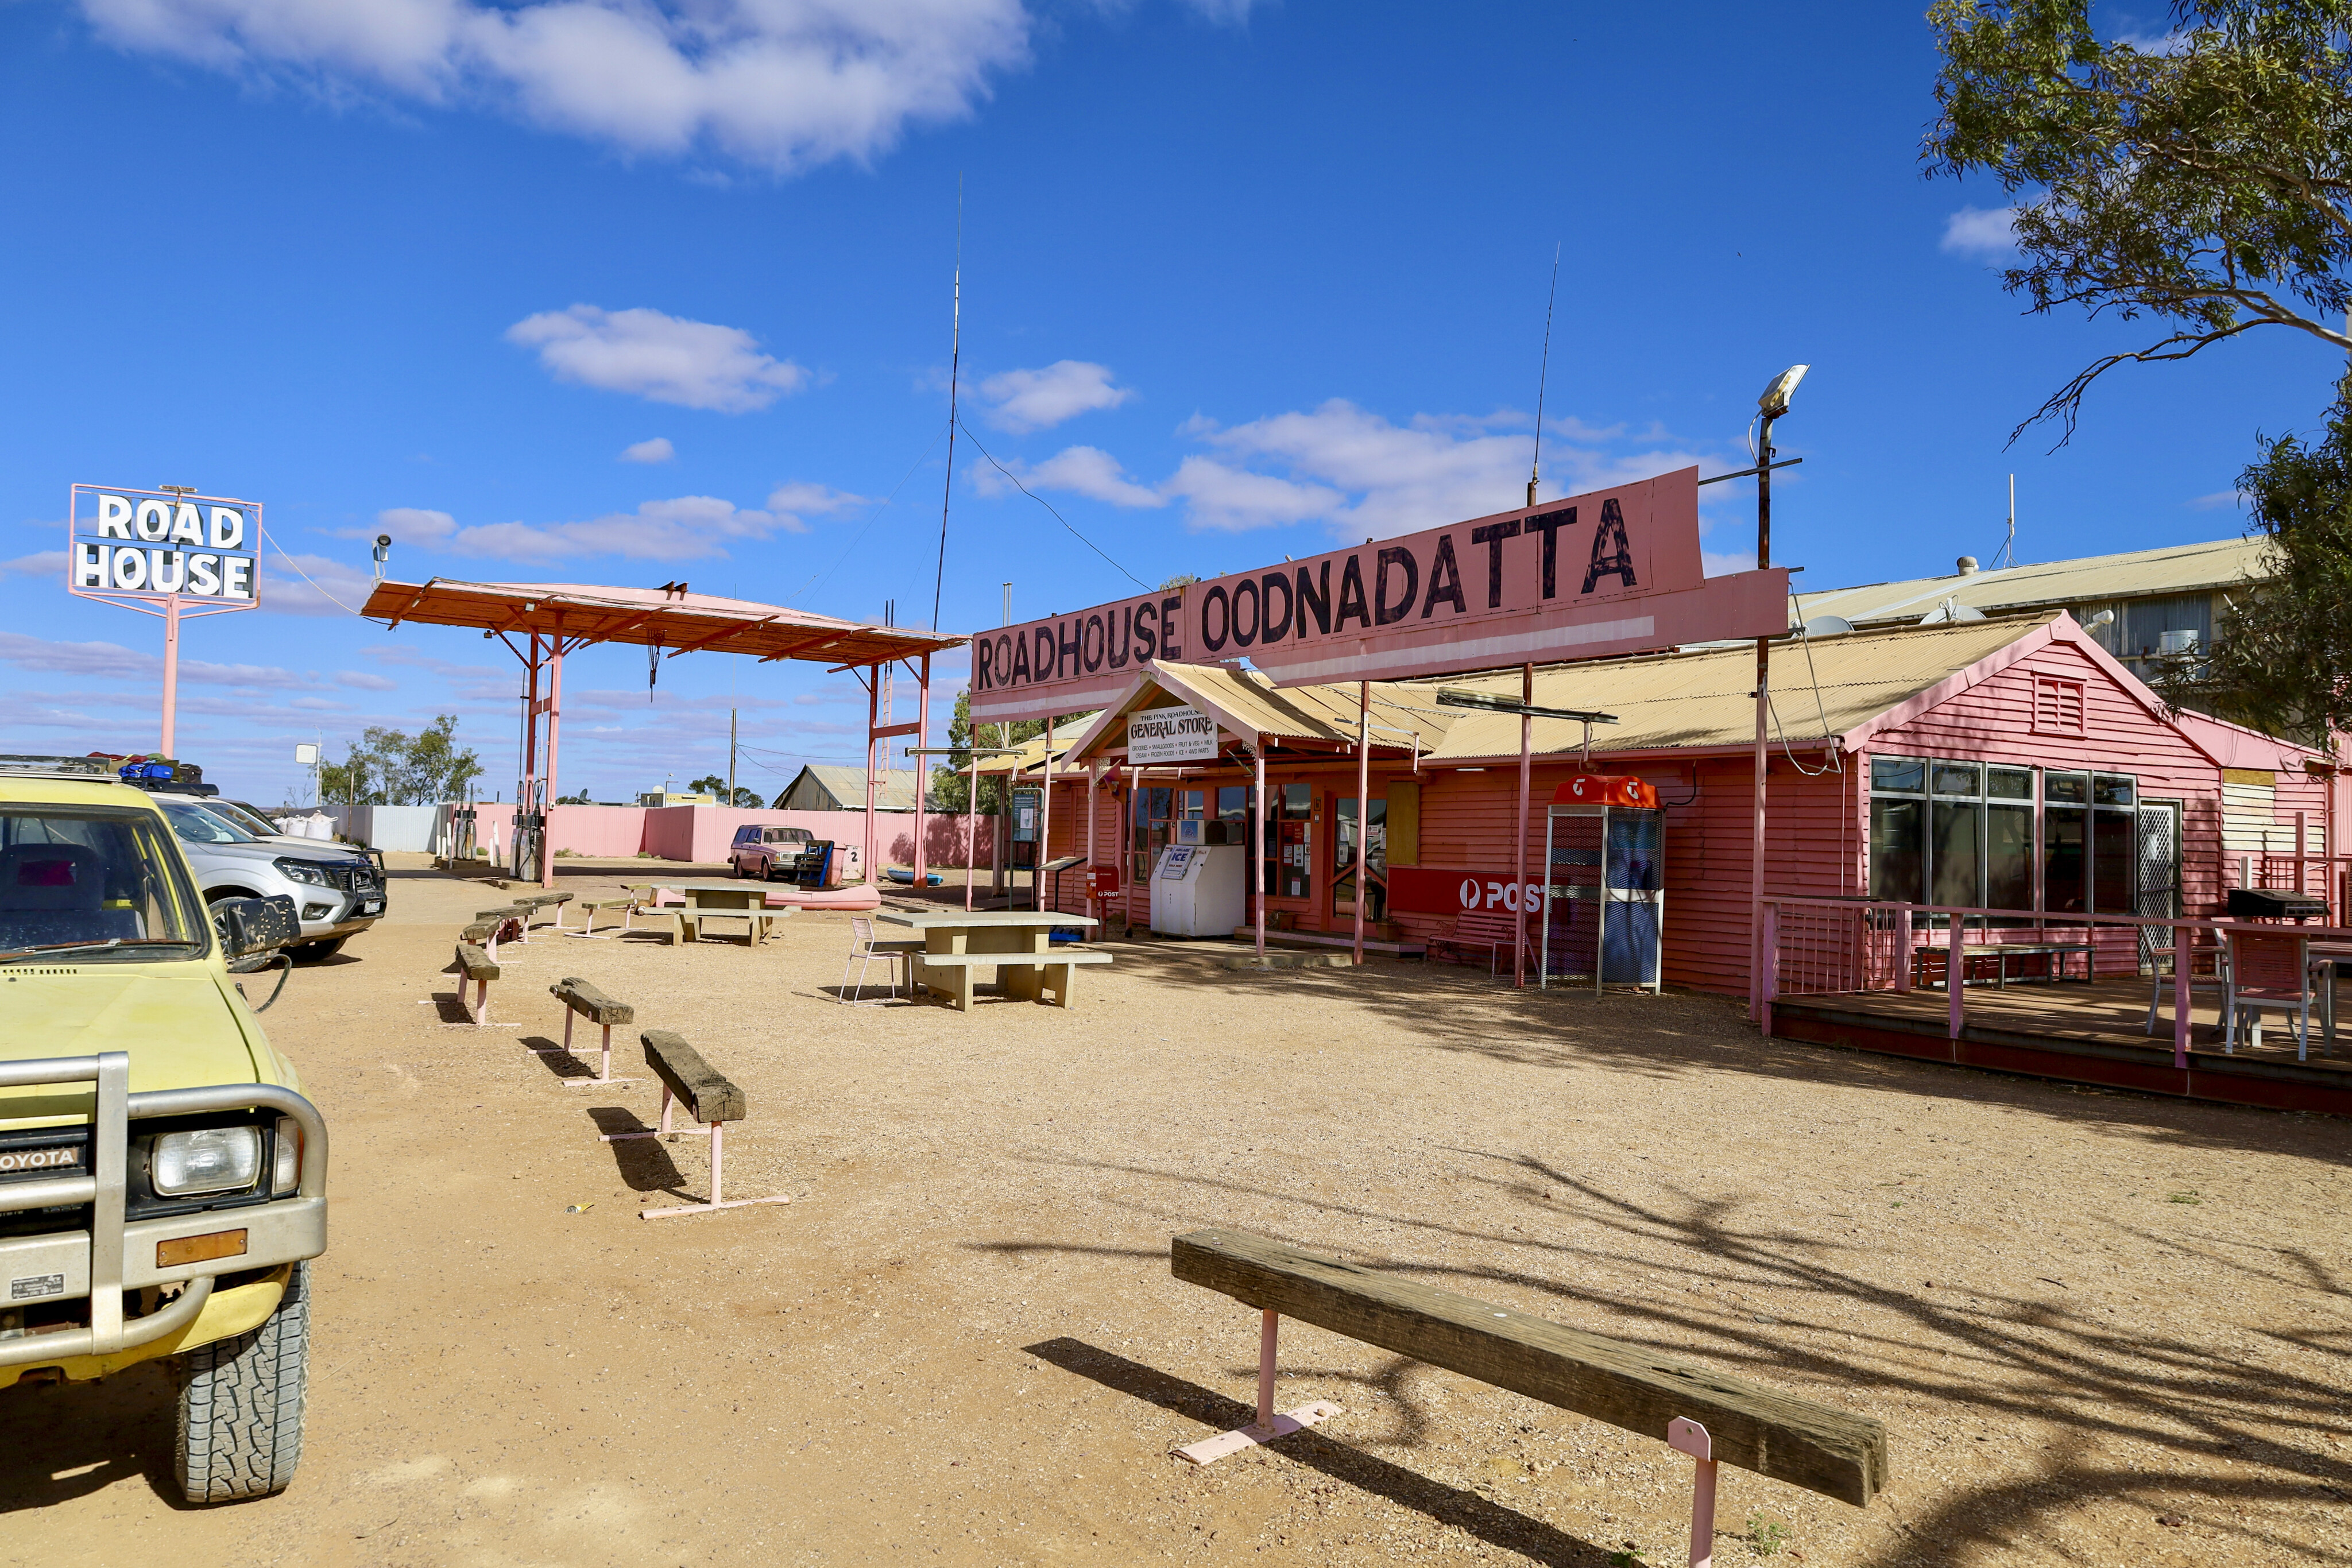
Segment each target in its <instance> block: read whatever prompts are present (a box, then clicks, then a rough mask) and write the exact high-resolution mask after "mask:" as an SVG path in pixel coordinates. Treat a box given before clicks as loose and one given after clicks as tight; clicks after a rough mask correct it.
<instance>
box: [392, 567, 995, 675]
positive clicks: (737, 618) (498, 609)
mask: <svg viewBox="0 0 2352 1568" xmlns="http://www.w3.org/2000/svg"><path fill="white" fill-rule="evenodd" d="M360 613H361V614H362V615H363V616H365V617H367V618H368V619H369V620H371V621H382V622H384V624H385V625H386V626H387V627H393V626H398V625H399V624H401V623H402V622H421V623H423V624H425V625H429V626H468V627H472V628H474V629H476V630H478V631H479V632H482V633H483V634H485V635H492V634H495V633H498V632H506V633H509V635H530V634H534V633H535V634H537V635H540V636H543V637H548V638H562V639H563V640H564V641H565V642H567V643H572V644H574V645H586V644H590V643H636V644H638V645H639V646H641V647H652V648H663V649H667V650H668V651H669V654H670V656H671V657H673V658H675V657H676V656H677V655H678V654H680V653H704V652H709V653H745V654H749V655H750V656H751V657H752V658H755V659H761V660H772V659H805V660H810V661H813V662H815V663H820V664H828V665H832V666H835V667H856V666H859V665H865V664H887V663H888V662H889V661H891V660H893V659H913V658H919V657H920V656H922V655H924V654H926V653H938V652H940V650H942V649H946V648H952V647H956V646H959V645H961V643H964V642H965V641H966V639H964V638H962V637H959V636H953V635H950V634H948V633H944V632H923V631H918V630H915V629H913V628H910V627H905V626H870V625H866V624H862V623H860V622H855V621H837V620H835V619H834V618H833V617H832V616H830V615H816V614H813V613H811V612H808V611H805V610H786V609H784V608H782V606H780V605H774V604H755V603H752V602H751V601H749V600H742V599H721V598H719V597H717V596H716V595H713V594H708V593H690V592H688V591H687V590H686V586H685V585H684V584H683V583H679V584H677V585H674V586H673V587H670V588H612V587H604V586H593V587H591V586H584V585H582V584H579V583H563V582H544V583H530V582H463V581H459V580H456V579H453V578H445V577H436V578H434V579H432V580H429V581H425V582H422V583H415V582H379V583H377V584H376V585H375V591H373V592H372V593H370V594H369V595H368V600H367V603H366V604H364V605H362V607H361V609H360Z"/></svg>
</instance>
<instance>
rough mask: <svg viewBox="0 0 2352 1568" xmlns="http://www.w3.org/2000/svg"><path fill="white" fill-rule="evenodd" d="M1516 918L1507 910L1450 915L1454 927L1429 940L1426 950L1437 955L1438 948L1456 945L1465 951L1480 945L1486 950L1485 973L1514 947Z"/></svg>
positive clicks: (1493, 970) (1495, 965)
mask: <svg viewBox="0 0 2352 1568" xmlns="http://www.w3.org/2000/svg"><path fill="white" fill-rule="evenodd" d="M1519 930H1520V917H1519V916H1518V915H1514V914H1512V913H1510V912H1509V911H1507V910H1501V909H1481V910H1472V911H1469V912H1467V913H1465V914H1463V915H1457V916H1455V917H1454V929H1453V930H1452V931H1451V932H1449V933H1447V934H1446V935H1445V936H1433V937H1431V938H1430V939H1429V943H1428V953H1429V956H1431V957H1433V958H1434V957H1436V956H1437V950H1438V949H1439V948H1440V947H1459V948H1461V949H1463V950H1464V951H1465V952H1467V951H1470V950H1472V949H1475V948H1479V947H1484V948H1485V949H1486V973H1488V974H1489V975H1492V974H1495V973H1496V972H1497V971H1498V970H1499V969H1500V968H1501V967H1502V962H1503V955H1504V954H1506V953H1509V952H1515V951H1516V950H1517V944H1518V940H1519Z"/></svg>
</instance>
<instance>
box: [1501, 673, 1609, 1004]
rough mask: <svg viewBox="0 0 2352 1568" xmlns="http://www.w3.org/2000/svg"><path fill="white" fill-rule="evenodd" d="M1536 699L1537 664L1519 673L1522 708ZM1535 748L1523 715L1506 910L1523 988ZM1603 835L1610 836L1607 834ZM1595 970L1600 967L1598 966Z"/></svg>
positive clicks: (1514, 975)
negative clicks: (1514, 927) (1513, 926)
mask: <svg viewBox="0 0 2352 1568" xmlns="http://www.w3.org/2000/svg"><path fill="white" fill-rule="evenodd" d="M1535 700H1536V667H1535V665H1534V664H1528V665H1526V666H1525V667H1524V668H1522V669H1521V670H1520V672H1519V703H1520V706H1531V705H1532V704H1533V703H1534V702H1535ZM1584 733H1585V734H1586V735H1588V736H1589V735H1591V733H1592V727H1591V725H1589V724H1588V725H1586V726H1585V727H1584ZM1534 747H1535V720H1533V719H1531V718H1529V717H1528V716H1527V715H1526V714H1521V715H1519V820H1518V824H1517V831H1516V832H1515V833H1514V834H1513V835H1512V840H1513V843H1514V844H1515V846H1516V847H1515V848H1514V850H1513V851H1512V853H1513V856H1514V857H1515V858H1514V859H1513V861H1512V862H1511V863H1512V871H1511V876H1512V880H1513V882H1514V883H1515V884H1516V885H1515V886H1514V887H1513V889H1512V895H1511V897H1510V898H1507V899H1506V900H1504V902H1503V907H1504V908H1506V909H1511V908H1513V907H1514V905H1516V906H1517V914H1516V916H1515V918H1516V919H1517V922H1518V935H1517V939H1516V940H1514V941H1513V942H1512V944H1511V984H1512V985H1514V986H1517V987H1522V988H1523V987H1525V986H1526V985H1527V983H1528V910H1527V902H1528V790H1529V788H1530V785H1531V783H1532V781H1533V772H1534V764H1535V752H1534ZM1602 836H1603V838H1606V837H1607V835H1606V834H1603V835H1602ZM1544 880H1545V882H1546V883H1549V882H1550V880H1551V872H1550V870H1549V867H1547V868H1546V870H1545V872H1544ZM1593 967H1595V968H1598V967H1600V966H1599V965H1598V964H1595V965H1594V966H1593Z"/></svg>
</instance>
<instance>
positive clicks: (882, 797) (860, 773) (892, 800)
mask: <svg viewBox="0 0 2352 1568" xmlns="http://www.w3.org/2000/svg"><path fill="white" fill-rule="evenodd" d="M802 779H809V780H811V781H813V782H814V783H815V784H816V786H817V787H818V788H819V789H823V790H824V792H825V793H826V794H828V795H830V796H832V797H833V798H834V799H835V800H838V801H840V802H841V808H840V809H841V810H850V811H862V810H866V769H864V768H847V767H843V766H841V765H839V764H835V763H823V762H812V763H810V764H808V765H807V766H806V767H804V768H802V769H801V770H800V771H799V772H798V773H796V774H794V775H793V781H792V782H791V783H789V784H787V785H785V786H784V787H783V789H782V790H781V791H780V792H779V793H778V794H777V796H776V799H777V800H779V801H781V800H784V799H785V798H786V797H788V796H790V795H791V794H792V792H793V790H795V789H799V788H800V784H801V780H802ZM777 809H778V810H782V809H783V808H782V807H781V806H780V807H778V808H777ZM874 809H875V810H877V811H911V810H914V809H915V774H914V773H913V772H912V770H910V769H908V768H891V769H888V770H887V771H886V772H884V774H883V775H882V779H881V782H880V783H879V784H877V786H876V787H875V790H874Z"/></svg>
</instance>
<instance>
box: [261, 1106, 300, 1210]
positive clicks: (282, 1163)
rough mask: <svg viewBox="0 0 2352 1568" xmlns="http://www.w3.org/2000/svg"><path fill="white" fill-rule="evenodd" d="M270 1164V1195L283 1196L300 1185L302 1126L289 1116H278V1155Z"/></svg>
mask: <svg viewBox="0 0 2352 1568" xmlns="http://www.w3.org/2000/svg"><path fill="white" fill-rule="evenodd" d="M270 1164H271V1166H272V1168H271V1170H270V1173H269V1196H270V1197H286V1196H287V1195H288V1194H289V1193H291V1192H292V1191H293V1190H294V1189H295V1187H297V1186H299V1185H301V1181H302V1126H301V1124H300V1123H299V1122H297V1121H295V1120H294V1118H293V1117H291V1116H280V1117H278V1155H277V1158H276V1159H274V1160H272V1161H271V1162H270Z"/></svg>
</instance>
